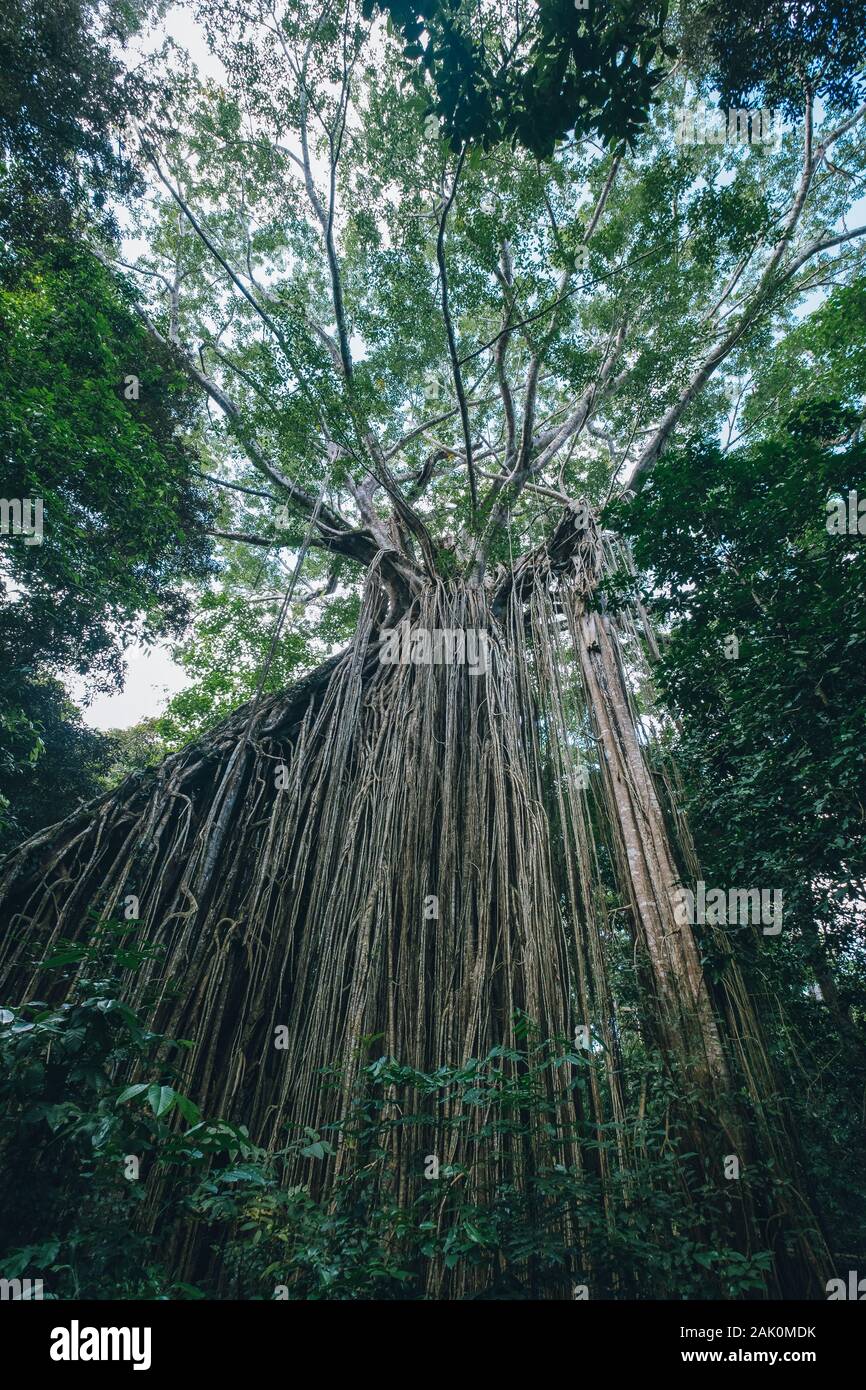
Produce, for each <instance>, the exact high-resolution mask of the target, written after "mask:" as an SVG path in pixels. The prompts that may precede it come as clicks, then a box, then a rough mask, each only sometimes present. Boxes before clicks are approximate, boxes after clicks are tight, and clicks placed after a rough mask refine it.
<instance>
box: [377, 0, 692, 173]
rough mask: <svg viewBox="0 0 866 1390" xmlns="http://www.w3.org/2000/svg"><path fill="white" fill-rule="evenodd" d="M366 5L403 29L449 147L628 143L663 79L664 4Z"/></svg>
mask: <svg viewBox="0 0 866 1390" xmlns="http://www.w3.org/2000/svg"><path fill="white" fill-rule="evenodd" d="M363 8H364V13H365V14H366V15H367V17H369V16H370V15H372V13H373V12H374V10H375V9H377V8H381V9H384V10H386V11H387V12H388V14H389V15H390V17H391V20H392V21H393V23H394V24H395V25H396V26H398V27H399V29H400V31H401V33H402V35H403V38H404V40H405V47H404V49H403V52H404V55H405V57H406V58H407V59H409V60H410V61H411V62H412V63H413V65H416V66H415V69H414V74H413V75H414V81H415V85H416V86H417V89H418V91H419V92H421V93H425V94H429V90H430V89H429V87H428V85H427V83H428V82H429V83H431V84H432V89H433V92H434V93H435V97H434V110H435V112H436V115H437V116H438V117H439V118H440V120H441V122H442V129H443V132H444V134H445V137H446V139H448V140H449V141H450V143H451V145H452V146H453V147H454V148H455V149H461V148H462V147H463V145H464V144H466V145H476V144H477V145H479V146H480V147H481V148H483V149H490V147H491V146H492V145H495V144H497V143H498V142H499V141H502V140H509V141H511V142H513V143H514V144H518V143H519V144H521V145H522V146H524V147H525V148H526V149H528V150H530V151H531V152H532V153H533V154H536V155H539V156H547V155H549V154H550V153H551V152H552V150H553V148H554V146H555V144H556V143H557V141H559V140H561V139H562V138H563V137H564V136H565V135H566V134H567V133H568V132H570V131H573V132H574V133H575V134H576V135H577V136H582V135H589V134H598V135H600V136H601V138H602V140H604V141H605V143H608V144H610V143H614V142H616V141H621V140H625V141H627V142H628V143H632V142H633V141H634V139H635V137H636V135H637V134H638V132H639V130H640V129H641V127H642V126H643V124H644V123H645V121H646V118H647V113H648V110H649V106H650V102H651V101H652V97H653V92H654V90H655V88H656V86H657V84H658V82H659V81H660V80H661V76H662V69H661V67H660V66H656V65H655V60H656V57H657V54H658V56H661V54H660V53H659V46H660V45H661V36H662V30H663V27H664V20H665V15H666V10H667V7H666V4H664V3H659V4H653V5H649V6H648V5H647V4H645V3H643V0H622V2H621V3H619V4H617V5H615V6H614V5H605V4H595V3H593V4H592V5H590V6H589V7H588V8H586V9H578V8H577V6H576V5H575V4H574V3H573V0H542V3H541V4H539V5H534V6H518V8H517V10H516V11H515V10H513V9H509V8H504V7H502V6H499V5H480V6H478V7H477V9H476V7H474V6H472V7H467V6H465V5H461V4H459V3H457V2H456V0H420V3H413V0H408V2H407V0H379V2H378V3H377V0H365V3H364V6H363ZM515 16H516V18H515ZM513 19H514V24H512V20H513ZM512 30H513V32H512ZM422 40H423V42H422ZM665 51H667V52H668V53H669V52H670V51H669V50H665V49H662V52H665Z"/></svg>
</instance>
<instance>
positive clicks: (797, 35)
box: [681, 0, 866, 117]
mask: <svg viewBox="0 0 866 1390" xmlns="http://www.w3.org/2000/svg"><path fill="white" fill-rule="evenodd" d="M681 12H682V14H681V24H682V31H683V50H684V56H685V59H686V61H687V62H688V63H689V64H690V65H691V66H693V68H697V70H698V71H703V72H706V69H707V68H708V67H709V69H710V71H711V73H712V79H711V80H712V81H713V83H714V84H715V85H716V86H717V88H718V90H719V93H720V95H721V98H722V102H723V103H724V104H726V105H731V106H735V107H736V106H744V105H754V104H755V103H756V102H757V103H759V104H764V105H766V106H770V107H781V108H783V109H784V110H786V111H787V112H788V114H789V115H791V116H792V117H794V116H796V117H799V116H800V115H801V114H802V110H803V104H804V93H805V90H806V87H807V86H809V87H811V89H812V92H813V94H814V95H815V96H817V97H819V98H820V99H821V100H822V101H824V102H827V103H828V104H830V105H832V106H834V107H837V108H838V107H841V108H852V109H853V107H855V106H856V105H857V104H858V102H860V101H862V99H863V92H864V90H866V88H864V78H866V72H864V66H863V52H864V47H866V14H864V12H863V7H862V6H861V5H857V4H851V3H850V0H822V3H821V4H814V3H813V0H725V3H721V2H720V0H710V3H707V0H685V3H683V4H682V5H681Z"/></svg>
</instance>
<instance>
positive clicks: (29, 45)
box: [0, 0, 153, 246]
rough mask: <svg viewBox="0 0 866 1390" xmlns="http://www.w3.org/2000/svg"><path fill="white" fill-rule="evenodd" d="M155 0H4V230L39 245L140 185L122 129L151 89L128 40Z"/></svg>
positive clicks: (0, 186)
mask: <svg viewBox="0 0 866 1390" xmlns="http://www.w3.org/2000/svg"><path fill="white" fill-rule="evenodd" d="M152 8H153V5H152V3H150V0H108V3H99V0H50V2H47V0H2V3H0V52H2V53H3V69H2V74H0V228H2V229H3V230H4V232H5V234H6V235H10V234H11V236H12V238H13V239H14V240H15V241H16V242H17V243H19V244H21V243H25V244H28V245H31V246H33V245H35V244H36V243H37V242H38V240H39V238H41V237H42V236H44V235H45V234H46V233H47V232H48V231H49V229H50V228H51V227H52V225H53V226H54V227H56V226H57V223H58V219H59V220H60V221H61V222H66V221H67V220H68V219H69V216H70V214H71V212H72V211H73V210H74V209H75V208H76V207H78V206H80V205H81V204H82V202H84V201H85V200H87V201H89V202H90V204H91V206H92V207H95V208H98V209H100V210H101V209H104V207H105V204H106V200H107V198H108V196H109V195H110V194H112V193H118V192H119V193H123V192H126V191H129V190H130V189H131V188H133V187H135V186H136V184H137V177H136V174H135V171H134V170H133V167H132V165H131V164H130V162H129V161H128V160H127V158H126V156H125V154H124V151H123V146H122V143H120V142H119V141H118V139H117V136H116V132H117V129H118V128H119V127H121V126H122V125H123V122H124V120H125V119H126V117H127V114H128V113H129V111H130V109H132V108H133V107H134V106H135V104H136V101H137V100H138V99H140V97H141V91H140V87H141V84H140V83H139V82H137V81H136V79H135V78H134V77H132V76H131V75H130V73H129V72H128V71H127V70H126V69H125V68H124V66H123V64H122V62H121V60H120V55H119V50H118V46H119V45H123V44H124V43H125V42H126V41H127V40H128V39H129V38H130V37H131V35H132V34H134V33H135V32H136V31H137V30H138V28H139V26H140V23H141V21H142V18H143V17H144V16H145V15H146V13H147V11H148V10H150V9H152Z"/></svg>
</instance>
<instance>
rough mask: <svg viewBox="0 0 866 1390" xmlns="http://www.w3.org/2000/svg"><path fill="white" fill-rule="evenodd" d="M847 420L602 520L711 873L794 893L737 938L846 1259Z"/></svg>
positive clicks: (855, 723)
mask: <svg viewBox="0 0 866 1390" xmlns="http://www.w3.org/2000/svg"><path fill="white" fill-rule="evenodd" d="M851 424H852V416H851V414H850V413H849V412H848V411H847V410H846V409H842V408H840V407H838V406H836V405H833V404H826V403H825V404H823V405H822V404H819V403H818V402H816V401H814V400H809V401H807V402H804V403H803V404H802V405H801V406H800V407H798V409H797V410H796V411H795V412H794V413H793V414H791V415H789V417H788V419H787V421H786V423H785V426H784V427H783V426H782V425H781V424H774V425H773V428H772V431H771V432H770V433H768V435H767V436H766V437H765V438H763V439H759V440H758V441H756V442H754V443H752V444H751V445H748V446H743V447H742V448H740V449H738V450H732V451H729V452H727V453H725V452H723V451H721V450H720V449H719V448H718V447H717V446H716V445H711V444H707V443H705V442H702V441H697V440H696V441H694V442H693V443H692V444H691V445H689V446H688V447H686V448H684V449H681V450H678V451H676V452H674V453H671V454H669V455H667V456H665V457H664V458H663V459H662V460H661V461H660V463H659V464H658V466H657V467H656V469H655V471H654V473H653V477H652V483H651V485H650V486H649V487H646V488H645V489H644V490H643V491H642V492H641V494H640V495H639V496H638V497H637V498H636V499H635V500H634V501H633V502H632V503H631V504H629V505H621V506H619V507H618V508H616V509H612V511H611V514H610V516H611V520H612V521H614V523H615V524H616V525H619V526H622V527H623V528H624V529H625V530H626V532H627V533H628V534H629V535H630V537H631V539H632V544H633V548H634V554H635V558H636V560H637V563H638V567H639V569H640V570H642V571H643V572H644V573H645V574H646V575H647V576H648V579H647V581H646V583H645V585H644V599H645V601H646V602H647V604H648V605H649V607H650V609H651V610H652V611H654V612H655V614H656V615H657V617H658V618H659V619H660V620H661V621H662V622H663V624H664V626H665V628H666V631H667V635H666V640H665V641H664V642H663V644H662V652H661V659H660V662H659V664H658V667H657V672H656V674H657V677H658V679H659V682H660V685H661V689H662V692H663V695H664V697H665V700H666V702H667V704H668V707H669V708H670V710H671V712H672V713H673V715H674V716H675V719H676V737H675V739H674V740H673V747H672V751H673V753H674V754H675V756H676V759H677V762H678V764H679V766H680V767H681V769H682V771H683V774H684V778H685V793H686V794H685V797H684V800H683V803H682V804H683V808H684V809H685V810H686V812H687V813H688V815H689V820H690V825H691V826H692V829H693V832H694V835H695V839H696V843H697V849H698V854H699V859H700V862H701V866H702V874H703V877H704V879H705V881H706V883H707V884H713V885H723V886H725V887H727V886H731V885H740V886H745V885H750V886H764V887H768V888H769V887H774V888H777V889H780V890H781V891H782V894H783V904H784V915H783V930H782V934H781V936H780V937H779V938H778V939H770V938H761V937H760V936H758V937H756V936H755V934H754V933H753V931H752V929H751V928H749V927H745V926H741V927H734V926H732V927H729V928H728V932H729V935H730V938H731V941H732V944H733V945H734V948H735V950H736V952H737V954H738V957H739V959H740V962H741V964H742V965H743V967H744V968H745V970H746V972H747V978H748V979H749V980H750V983H751V987H752V989H753V990H754V992H755V994H756V995H757V996H758V997H759V998H763V999H765V1000H766V1008H767V1009H768V1010H770V1009H771V1010H772V1016H773V1017H774V1018H775V1019H776V1020H777V1025H776V1026H774V1027H773V1029H772V1030H771V1032H770V1037H771V1040H772V1046H773V1050H774V1053H775V1056H776V1060H777V1063H778V1065H779V1066H780V1068H781V1069H782V1072H783V1075H784V1076H785V1077H786V1078H788V1080H787V1082H786V1087H787V1089H788V1091H789V1101H790V1104H791V1106H792V1108H793V1110H794V1112H795V1114H796V1115H797V1117H798V1126H799V1133H800V1135H801V1138H802V1140H803V1143H804V1148H805V1151H806V1159H807V1163H808V1165H809V1167H810V1169H811V1171H812V1173H813V1178H812V1187H813V1190H814V1191H816V1192H819V1193H820V1194H821V1200H822V1205H823V1206H824V1208H825V1210H826V1212H827V1214H828V1219H829V1221H830V1223H831V1226H832V1229H833V1232H834V1238H835V1248H839V1249H848V1248H850V1245H851V1242H850V1231H851V1229H852V1227H854V1228H856V1227H858V1226H859V1225H861V1224H862V1222H863V1221H864V1219H866V1191H864V1187H863V1183H862V1181H861V1179H860V1176H859V1175H860V1171H861V1166H862V1165H861V1164H860V1161H859V1153H860V1152H861V1151H862V1145H863V1142H864V1138H866V1135H864V1128H863V1121H862V1107H861V1104H860V1098H861V1095H862V1087H863V1084H864V1079H866V1054H864V1044H863V1028H864V1023H866V1012H864V1000H866V961H864V956H863V945H862V943H863V925H864V923H863V903H864V899H866V837H864V816H863V807H864V805H866V770H864V762H863V758H862V756H861V753H862V743H863V729H864V726H866V666H864V661H863V652H864V648H866V627H864V613H866V546H864V537H863V536H862V535H860V534H858V533H857V532H856V531H855V533H854V534H830V533H828V530H827V524H826V523H827V520H828V510H827V504H828V501H829V500H830V499H832V498H834V497H844V498H845V499H847V497H848V493H849V490H855V491H856V492H857V494H858V496H859V497H864V496H866V451H864V447H863V444H862V443H861V442H859V441H858V437H857V434H856V433H855V434H854V435H853V436H851V434H850V429H851ZM837 440H842V441H843V442H842V443H835V442H833V441H837ZM731 637H735V638H736V639H737V641H738V644H739V646H738V654H737V655H736V657H735V658H732V659H731V658H728V657H726V647H725V644H726V641H728V640H729V639H730V638H731ZM728 650H733V649H732V648H730V647H729V648H728ZM840 1055H841V1056H844V1058H845V1064H844V1066H840V1065H839V1061H838V1059H839V1057H840Z"/></svg>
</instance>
